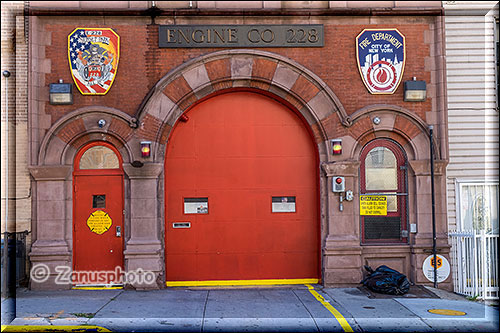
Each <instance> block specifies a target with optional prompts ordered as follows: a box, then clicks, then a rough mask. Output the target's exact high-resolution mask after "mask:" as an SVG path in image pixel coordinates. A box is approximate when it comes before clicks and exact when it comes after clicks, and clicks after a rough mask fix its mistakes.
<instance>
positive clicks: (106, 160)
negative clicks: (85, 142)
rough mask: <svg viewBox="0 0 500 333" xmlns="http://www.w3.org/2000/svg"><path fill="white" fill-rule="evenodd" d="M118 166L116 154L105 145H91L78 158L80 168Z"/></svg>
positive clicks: (112, 167) (109, 167) (111, 167)
mask: <svg viewBox="0 0 500 333" xmlns="http://www.w3.org/2000/svg"><path fill="white" fill-rule="evenodd" d="M119 167H120V162H119V160H118V156H116V154H115V152H114V151H113V150H111V149H110V148H108V147H105V146H94V147H91V148H89V149H88V150H87V151H86V152H85V153H83V155H82V157H81V158H80V169H118V168H119Z"/></svg>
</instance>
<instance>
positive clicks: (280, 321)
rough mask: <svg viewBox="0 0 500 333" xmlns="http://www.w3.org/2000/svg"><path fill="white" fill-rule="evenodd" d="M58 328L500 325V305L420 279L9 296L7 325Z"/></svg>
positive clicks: (464, 328)
mask: <svg viewBox="0 0 500 333" xmlns="http://www.w3.org/2000/svg"><path fill="white" fill-rule="evenodd" d="M438 295H439V296H438ZM14 303H15V304H14ZM14 308H15V312H14ZM430 310H431V311H430ZM54 330H55V331H57V330H73V331H74V330H77V331H82V332H83V331H93V332H95V331H112V332H134V331H135V332H146V331H149V332H353V331H354V332H498V330H499V324H498V307H497V306H490V305H485V304H482V303H479V302H473V301H469V300H467V299H465V298H464V297H461V296H458V295H455V294H453V293H448V292H443V291H439V292H436V293H433V292H432V291H431V290H430V288H427V289H426V288H424V287H420V288H419V289H418V288H417V287H412V289H411V290H410V293H408V294H406V295H404V296H399V297H395V296H389V295H377V294H374V293H371V292H369V291H368V290H367V289H364V287H360V288H322V287H321V286H319V285H312V286H311V285H297V286H287V287H273V288H269V287H267V288H264V287H254V288H211V289H208V288H190V289H187V288H168V289H164V290H154V291H135V290H123V289H114V290H66V291H30V290H26V289H19V290H18V292H17V295H16V298H15V300H14V299H6V300H2V331H4V332H8V331H54Z"/></svg>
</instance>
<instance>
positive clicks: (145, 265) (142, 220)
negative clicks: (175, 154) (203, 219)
mask: <svg viewBox="0 0 500 333" xmlns="http://www.w3.org/2000/svg"><path fill="white" fill-rule="evenodd" d="M123 169H124V171H125V173H126V174H127V176H128V178H129V179H130V212H128V214H130V215H129V216H130V225H129V228H130V238H129V239H128V240H127V242H126V250H125V251H124V255H125V271H126V272H131V271H138V270H139V269H141V270H143V271H145V272H146V271H147V272H153V273H154V274H155V276H156V283H154V284H145V283H143V284H141V283H138V282H137V281H135V282H133V283H131V285H132V286H133V287H134V288H136V289H158V288H161V287H162V286H163V282H164V277H163V267H164V257H163V248H162V242H161V228H160V225H161V223H163V221H162V214H161V213H160V212H161V211H162V207H161V201H160V200H159V198H161V197H163V194H161V193H158V188H159V186H158V185H159V183H158V182H159V181H160V180H159V175H160V174H161V172H162V171H163V164H161V163H146V164H144V166H142V167H140V168H135V167H133V166H131V165H124V166H123Z"/></svg>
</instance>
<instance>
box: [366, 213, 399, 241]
mask: <svg viewBox="0 0 500 333" xmlns="http://www.w3.org/2000/svg"><path fill="white" fill-rule="evenodd" d="M364 219H365V239H399V238H400V236H401V218H400V217H399V216H395V217H390V216H373V217H372V216H370V217H365V218H364Z"/></svg>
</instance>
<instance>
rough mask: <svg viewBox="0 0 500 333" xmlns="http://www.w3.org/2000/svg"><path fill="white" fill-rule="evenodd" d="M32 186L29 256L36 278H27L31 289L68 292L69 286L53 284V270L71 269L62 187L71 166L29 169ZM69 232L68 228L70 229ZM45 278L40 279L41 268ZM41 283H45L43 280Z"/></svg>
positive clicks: (67, 214)
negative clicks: (31, 243)
mask: <svg viewBox="0 0 500 333" xmlns="http://www.w3.org/2000/svg"><path fill="white" fill-rule="evenodd" d="M29 171H30V173H31V175H32V177H33V178H34V183H33V188H34V191H33V195H34V196H33V211H34V212H33V215H34V216H33V220H34V223H33V239H34V242H33V245H32V246H31V252H30V253H29V257H30V260H31V263H32V269H33V268H34V269H35V270H36V271H37V272H38V273H40V276H38V278H34V279H33V278H32V279H30V287H31V289H34V290H53V289H70V288H71V284H58V283H56V277H57V275H58V273H57V272H56V267H61V268H62V267H68V268H69V269H71V250H70V247H69V246H68V243H67V241H66V239H67V237H66V232H65V230H66V227H65V226H66V224H67V223H68V219H69V221H71V212H67V211H66V203H65V200H66V196H67V193H66V186H65V182H66V181H69V180H70V177H71V166H67V165H63V166H34V167H29ZM70 230H71V229H70ZM44 265H45V267H47V268H48V272H47V273H48V276H46V279H44V278H43V276H44V274H42V273H43V268H45V267H43V268H42V266H44ZM43 280H45V281H43Z"/></svg>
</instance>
